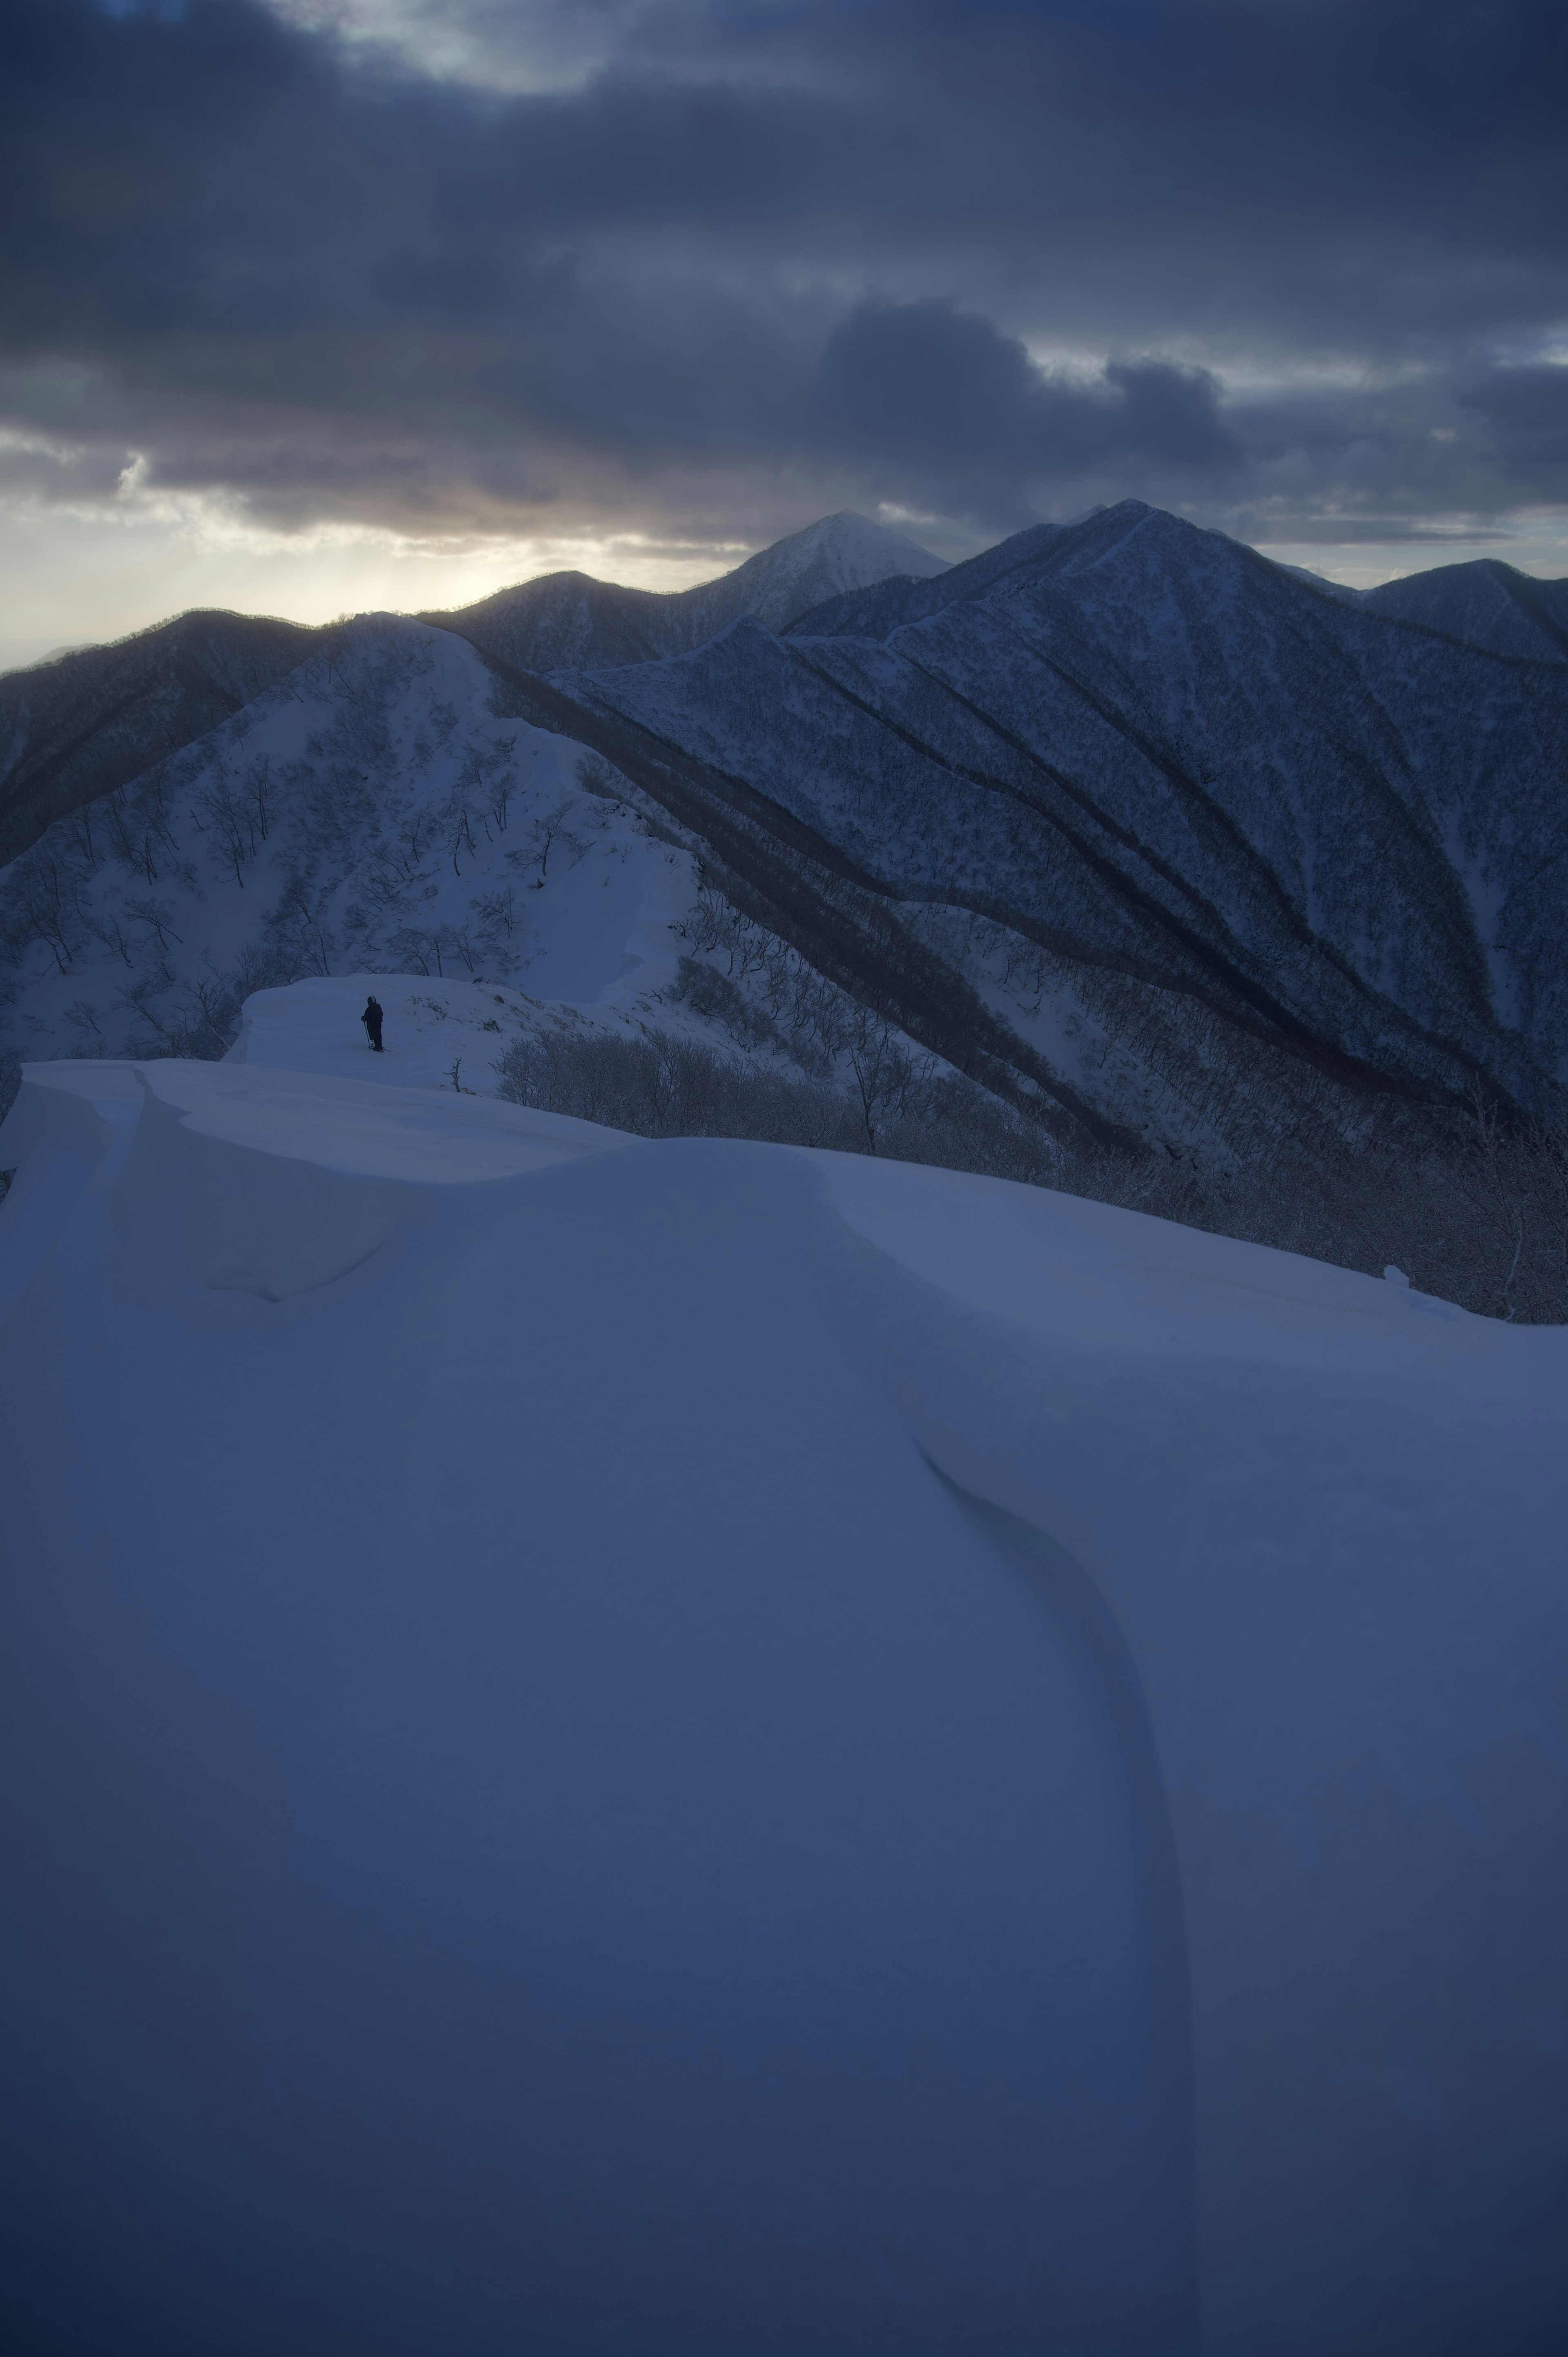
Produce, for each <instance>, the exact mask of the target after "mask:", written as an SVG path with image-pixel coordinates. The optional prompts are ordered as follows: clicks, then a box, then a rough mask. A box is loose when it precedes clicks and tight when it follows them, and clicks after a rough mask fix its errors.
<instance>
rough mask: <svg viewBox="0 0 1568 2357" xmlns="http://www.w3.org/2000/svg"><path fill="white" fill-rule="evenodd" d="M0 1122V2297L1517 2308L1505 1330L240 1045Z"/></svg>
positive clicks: (1536, 1389)
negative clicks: (0, 1847)
mask: <svg viewBox="0 0 1568 2357" xmlns="http://www.w3.org/2000/svg"><path fill="white" fill-rule="evenodd" d="M252 1036H253V1037H254V1038H256V1039H259V1038H260V1036H261V1032H260V1028H254V1029H253V1034H252ZM0 1161H4V1162H5V1164H6V1165H10V1164H12V1163H15V1164H16V1165H17V1166H18V1177H17V1179H16V1182H15V1184H14V1186H13V1188H12V1190H11V1194H10V1197H9V1199H8V1200H7V1202H6V1204H5V1208H4V1211H0V1299H3V1300H4V1303H5V1305H6V1307H5V1326H4V1328H3V1329H0V1417H3V1422H0V1430H3V1431H4V1433H5V1442H6V1454H7V1459H8V1472H7V1485H6V1486H7V1497H8V1504H9V1516H8V1519H9V1523H10V1531H11V1540H12V1544H11V1550H10V1555H11V1565H12V1569H11V1574H10V1577H9V1578H8V1579H7V1581H6V1583H5V1591H4V1595H5V1602H4V1610H5V1631H4V1637H3V1640H0V1663H3V1664H4V1667H3V1671H0V1675H3V1677H4V1681H5V1702H4V1708H3V1710H0V1741H3V1742H4V1745H5V1773H4V1776H3V1777H0V1792H4V1795H5V1802H4V1808H5V1835H4V1840H5V1879H6V1889H7V1892H8V1896H9V1898H10V1901H11V1906H10V1915H11V1922H12V1936H11V1938H10V1940H9V1942H8V1943H7V1944H6V1947H5V1952H4V1962H3V1964H0V1972H3V1975H4V2004H3V2007H0V2023H3V2024H4V2029H3V2030H0V2039H3V2040H4V2050H5V2091H6V2092H5V2102H4V2104H3V2106H0V2123H3V2124H0V2145H3V2147H4V2174H5V2201H4V2203H3V2204H0V2212H3V2215H4V2218H5V2227H4V2232H5V2235H6V2237H7V2238H8V2241H9V2244H10V2248H9V2251H8V2253H7V2264H6V2266H5V2268H4V2269H0V2280H3V2281H4V2283H5V2291H4V2293H3V2294H0V2298H3V2300H4V2301H5V2303H6V2314H7V2320H8V2333H9V2341H10V2345H12V2346H16V2347H29V2348H31V2347H38V2348H42V2347H46V2346H47V2347H48V2348H50V2349H57V2350H66V2351H69V2352H90V2351H98V2350H102V2349H103V2348H106V2347H110V2346H113V2348H114V2349H115V2350H116V2351H141V2350H147V2351H153V2350H156V2351H158V2352H169V2351H176V2350H190V2351H197V2350H203V2351H205V2350H208V2349H211V2348H216V2347H222V2348H224V2349H226V2350H232V2351H236V2352H257V2357H262V2352H266V2357H272V2352H276V2351H277V2350H278V2349H280V2348H284V2347H287V2348H289V2349H290V2350H302V2351H321V2352H343V2351H356V2350H359V2351H364V2352H376V2357H384V2353H385V2352H410V2357H436V2352H447V2351H451V2350H461V2351H463V2352H476V2357H478V2352H492V2351H493V2352H500V2351H503V2350H504V2351H508V2352H510V2351H513V2350H515V2349H517V2348H519V2347H520V2346H525V2347H527V2348H528V2349H529V2350H530V2351H531V2352H532V2351H538V2352H551V2357H554V2353H555V2352H561V2357H565V2352H573V2353H574V2357H611V2352H615V2357H621V2352H629V2351H632V2350H639V2351H640V2350H647V2351H655V2350H659V2351H662V2350H666V2349H669V2350H671V2351H673V2350H679V2351H681V2352H682V2357H733V2352H737V2351H742V2350H744V2351H745V2352H747V2357H772V2352H777V2357H787V2353H788V2357H798V2352H801V2351H804V2350H808V2349H809V2350H811V2351H812V2352H823V2353H824V2357H852V2352H854V2357H861V2352H864V2357H872V2352H876V2357H882V2352H888V2351H894V2350H897V2352H900V2357H916V2352H929V2357H951V2352H954V2351H957V2350H961V2349H974V2350H983V2351H984V2352H987V2357H1005V2352H1020V2357H1022V2352H1025V2351H1028V2352H1037V2351H1038V2350H1040V2349H1042V2348H1048V2349H1050V2350H1051V2351H1053V2352H1062V2357H1067V2353H1068V2352H1072V2357H1079V2352H1084V2357H1088V2352H1105V2357H1138V2352H1148V2357H1155V2352H1158V2357H1176V2352H1183V2351H1187V2352H1197V2351H1198V2350H1200V2349H1201V2350H1203V2351H1204V2352H1209V2357H1258V2352H1264V2351H1269V2352H1301V2357H1307V2352H1311V2357H1324V2352H1351V2351H1355V2352H1367V2351H1373V2350H1376V2351H1385V2350H1386V2351H1396V2350H1399V2351H1403V2350H1410V2351H1414V2350H1417V2349H1423V2350H1424V2349H1430V2348H1431V2347H1433V2346H1434V2336H1435V2335H1438V2334H1440V2333H1442V2332H1446V2333H1448V2334H1449V2335H1450V2336H1451V2337H1453V2338H1454V2339H1455V2343H1456V2345H1458V2344H1462V2343H1464V2342H1465V2336H1466V2333H1468V2334H1469V2335H1470V2337H1471V2339H1472V2340H1474V2341H1475V2342H1476V2343H1477V2345H1485V2346H1486V2347H1487V2350H1488V2351H1489V2352H1516V2351H1519V2352H1522V2351H1526V2350H1531V2349H1537V2348H1539V2349H1545V2348H1546V2347H1547V2346H1548V2345H1550V2342H1551V2336H1552V2332H1553V2330H1554V2329H1555V2325H1554V2319H1560V2317H1561V2314H1562V2310H1563V2299H1564V2296H1565V2294H1568V2257H1565V2254H1564V2249H1563V2241H1562V2233H1561V2222H1562V2218H1563V2190H1564V2179H1565V2175H1568V2035H1565V2032H1568V1997H1565V1996H1564V1991H1565V1989H1568V1900H1565V1899H1564V1895H1563V1882H1562V1876H1561V1871H1560V1868H1561V1859H1562V1857H1563V1844H1564V1840H1565V1838H1568V1760H1565V1758H1564V1749H1563V1725H1564V1703H1565V1701H1568V1594H1565V1583H1564V1573H1563V1556H1564V1547H1563V1505H1564V1486H1565V1485H1564V1480H1563V1457H1564V1452H1563V1408H1564V1405H1565V1403H1568V1339H1565V1337H1564V1335H1563V1333H1562V1332H1561V1331H1558V1330H1552V1329H1530V1330H1525V1331H1517V1330H1513V1329H1505V1328H1501V1327H1497V1326H1493V1325H1491V1324H1488V1323H1487V1322H1486V1321H1482V1320H1479V1319H1476V1318H1469V1317H1466V1315H1464V1314H1463V1313H1462V1312H1459V1311H1456V1310H1453V1309H1451V1308H1447V1307H1446V1306H1445V1305H1443V1304H1439V1303H1434V1302H1431V1301H1428V1300H1425V1299H1423V1297H1421V1296H1420V1295H1417V1294H1413V1293H1412V1292H1411V1291H1410V1290H1409V1289H1407V1288H1402V1287H1400V1286H1395V1285H1391V1284H1378V1283H1374V1282H1372V1281H1370V1280H1369V1279H1366V1278H1361V1277H1358V1276H1354V1275H1349V1274H1348V1273H1346V1272H1343V1271H1340V1270H1336V1269H1331V1268H1328V1267H1326V1266H1322V1265H1317V1264H1314V1263H1309V1262H1305V1261H1299V1260H1294V1259H1291V1258H1289V1257H1288V1256H1285V1255H1283V1254H1274V1253H1270V1252H1267V1251H1264V1250H1262V1249H1260V1248H1255V1247H1251V1246H1246V1245H1241V1244H1238V1243H1230V1242H1227V1241H1225V1240H1223V1239H1220V1238H1217V1237H1213V1236H1208V1235H1202V1234H1198V1233H1197V1232H1191V1231H1187V1230H1182V1229H1176V1228H1172V1227H1169V1226H1165V1225H1162V1224H1161V1223H1159V1222H1154V1221H1150V1220H1146V1219H1143V1218H1140V1217H1139V1216H1137V1215H1135V1214H1132V1213H1127V1212H1121V1211H1112V1210H1108V1209H1106V1208H1104V1207H1101V1206H1098V1205H1094V1204H1090V1203H1085V1202H1080V1201H1077V1200H1071V1199H1068V1198H1064V1197H1058V1196H1052V1195H1049V1194H1046V1193H1043V1192H1040V1191H1038V1190H1034V1189H1025V1188H1018V1187H1012V1186H1008V1185H1006V1184H1004V1183H1002V1182H999V1181H993V1180H987V1179H973V1178H967V1177H962V1176H958V1175H954V1174H951V1173H948V1172H942V1171H935V1170H929V1169H919V1168H911V1167H905V1166H897V1165H886V1164H878V1163H875V1162H871V1161H866V1160H852V1159H849V1158H839V1157H832V1156H825V1155H813V1154H809V1153H805V1152H800V1151H795V1150H791V1149H786V1148H776V1147H768V1146H743V1145H724V1144H718V1143H713V1142H706V1143H686V1144H680V1143H675V1144H660V1145H648V1144H642V1143H637V1142H632V1141H628V1140H625V1139H621V1138H618V1137H617V1136H616V1135H613V1134H611V1133H607V1132H605V1131H602V1130H595V1129H593V1128H591V1127H589V1126H588V1125H585V1124H580V1123H572V1122H568V1121H564V1120H562V1119H559V1118H555V1117H551V1116H546V1115H540V1114H530V1113H527V1112H524V1111H522V1110H521V1109H518V1108H514V1107H510V1106H504V1105H500V1104H498V1103H494V1102H491V1101H484V1100H470V1099H467V1098H464V1097H462V1096H460V1095H459V1094H457V1093H456V1092H447V1093H446V1094H445V1095H440V1094H437V1093H436V1092H435V1091H433V1090H428V1089H425V1090H421V1089H417V1088H407V1087H400V1086H397V1085H392V1084H390V1083H388V1084H378V1083H371V1082H355V1081H352V1080H349V1079H346V1078H343V1077H341V1076H339V1075H338V1074H336V1073H334V1072H333V1071H313V1072H303V1073H290V1072H287V1071H280V1070H277V1069H269V1068H268V1067H266V1066H264V1065H263V1064H260V1063H258V1062H254V1061H252V1062H235V1063H231V1064H229V1065H224V1066H201V1065H190V1064H174V1063H147V1064H141V1065H124V1064H92V1063H87V1062H80V1063H61V1064H56V1065H51V1066H41V1067H35V1068H33V1069H32V1070H31V1071H29V1073H28V1075H27V1080H26V1082H25V1085H24V1088H23V1091H22V1093H21V1097H20V1099H19V1100H18V1103H17V1106H16V1111H15V1112H14V1114H12V1115H11V1117H10V1120H9V1122H8V1123H7V1125H6V1128H5V1133H4V1134H3V1135H0Z"/></svg>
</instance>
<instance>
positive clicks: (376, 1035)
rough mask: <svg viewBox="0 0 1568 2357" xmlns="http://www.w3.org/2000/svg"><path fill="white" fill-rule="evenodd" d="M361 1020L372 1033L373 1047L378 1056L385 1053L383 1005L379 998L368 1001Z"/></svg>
mask: <svg viewBox="0 0 1568 2357" xmlns="http://www.w3.org/2000/svg"><path fill="white" fill-rule="evenodd" d="M360 1022H361V1023H362V1024H363V1025H364V1027H365V1028H366V1030H367V1031H368V1032H369V1033H370V1035H371V1047H372V1048H373V1049H375V1051H376V1053H377V1055H378V1056H379V1055H381V1054H382V1053H383V1052H384V1051H383V1049H382V1047H381V1000H380V999H379V998H367V999H366V1001H365V1011H364V1013H363V1014H362V1015H361V1016H360Z"/></svg>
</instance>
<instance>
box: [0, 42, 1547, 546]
mask: <svg viewBox="0 0 1568 2357" xmlns="http://www.w3.org/2000/svg"><path fill="white" fill-rule="evenodd" d="M0 27H3V32H0V176H3V179H4V185H5V203H6V211H7V215H8V218H9V228H8V231H7V234H6V236H5V239H4V241H3V242H0V288H3V293H0V321H3V322H4V326H3V329H0V335H3V351H0V492H4V491H5V490H9V491H11V492H13V493H22V494H24V495H26V496H27V497H28V498H30V499H32V500H41V501H44V502H49V501H57V502H60V503H62V504H70V505H73V506H75V507H76V508H77V509H79V510H80V509H81V506H82V505H83V504H84V503H86V504H88V505H91V503H92V502H94V501H98V502H103V501H108V500H113V498H114V497H115V496H116V495H117V487H118V486H119V485H120V484H121V482H122V481H123V479H124V475H125V470H126V468H134V482H135V484H136V486H137V488H138V490H139V491H140V492H141V493H143V494H144V495H156V494H157V493H160V492H162V493H166V494H168V495H169V496H170V497H171V498H177V497H179V496H182V495H186V494H190V493H198V494H210V493H216V494H219V495H220V496H222V497H225V498H227V499H228V500H231V502H233V503H234V504H235V505H236V506H237V507H238V508H239V510H240V511H241V512H242V513H244V514H246V515H248V516H250V517H252V519H254V520H255V521H256V522H261V523H263V524H271V525H276V526H282V527H285V528H292V527H294V526H297V525H303V524H308V523H316V522H323V521H338V522H349V523H358V524H371V525H381V526H386V527H389V528H391V529H392V530H394V531H397V532H402V533H413V534H433V533H434V534H453V533H456V534H475V535H479V536H483V535H485V534H488V533H509V534H516V533H520V532H527V531H530V530H537V529H540V528H544V529H548V530H550V531H553V532H557V533H559V532H563V531H570V530H575V529H585V530H591V529H593V528H595V527H596V525H602V524H604V523H605V522H606V521H607V520H613V522H614V523H615V525H616V526H617V527H618V528H619V529H622V530H625V529H642V530H646V531H650V532H653V533H660V532H668V531H683V532H686V533H694V534H696V535H698V536H701V535H702V534H703V533H709V534H711V535H713V536H715V537H722V536H723V535H724V534H725V533H730V534H731V535H733V536H735V537H738V538H740V539H742V540H746V539H753V540H754V539H757V538H763V537H767V536H768V534H769V533H772V532H774V531H782V530H787V529H790V528H792V527H793V526H795V525H797V524H799V523H800V522H804V521H806V520H808V519H809V518H810V517H811V515H814V514H817V513H820V512H822V511H824V510H826V509H830V508H834V507H841V506H856V507H861V508H866V509H870V508H875V506H877V505H878V504H882V505H883V506H884V507H885V508H886V509H887V510H890V511H896V512H902V513H906V514H908V515H910V516H913V517H918V518H919V519H920V520H921V521H922V524H923V526H925V527H926V533H925V536H926V537H928V538H932V537H933V532H932V530H931V526H932V525H933V524H934V525H935V533H934V539H935V542H936V544H944V543H943V539H942V535H943V533H946V534H947V536H948V537H947V542H946V544H947V545H948V546H949V547H950V551H954V550H956V548H957V546H958V545H960V544H961V543H963V541H964V540H965V538H966V536H967V537H968V538H969V539H970V540H973V539H977V538H978V537H980V536H982V535H983V536H986V537H995V536H997V535H998V534H999V533H1003V532H1005V531H1007V530H1010V529H1013V528H1015V527H1016V526H1017V525H1019V524H1021V523H1023V522H1028V521H1030V520H1031V519H1033V518H1035V517H1036V516H1041V515H1056V514H1062V513H1066V512H1069V511H1078V510H1080V509H1081V508H1083V507H1084V506H1085V505H1087V504H1090V503H1091V502H1092V501H1094V500H1100V499H1113V498H1117V497H1120V496H1122V494H1124V493H1127V492H1135V493H1137V494H1139V495H1140V496H1143V497H1144V498H1148V499H1152V500H1156V501H1158V502H1160V503H1162V504H1165V505H1168V506H1172V507H1176V508H1178V509H1181V510H1182V511H1185V512H1187V513H1188V514H1190V515H1193V516H1195V517H1197V519H1198V520H1199V521H1203V522H1215V523H1220V524H1223V525H1225V526H1227V527H1228V528H1229V529H1231V530H1233V531H1236V532H1238V533H1240V534H1242V535H1243V536H1246V537H1269V538H1273V539H1274V540H1282V539H1296V540H1309V539H1312V538H1315V537H1317V538H1324V539H1335V540H1347V539H1354V538H1357V537H1358V536H1359V537H1368V538H1370V537H1376V538H1377V539H1379V540H1384V541H1386V540H1390V539H1394V538H1399V537H1402V536H1409V537H1412V538H1416V539H1419V538H1420V537H1421V536H1422V535H1423V533H1426V532H1427V531H1429V530H1431V529H1433V528H1434V524H1435V523H1437V522H1439V521H1440V520H1442V519H1448V518H1453V517H1455V516H1464V517H1467V518H1469V519H1470V520H1472V522H1486V521H1487V520H1498V519H1506V517H1507V516H1508V515H1509V513H1510V512H1511V511H1520V510H1524V509H1532V508H1533V509H1540V508H1541V507H1542V506H1552V505H1554V504H1556V503H1560V502H1563V501H1565V500H1568V367H1563V366H1562V365H1560V364H1559V362H1558V360H1557V357H1556V354H1557V351H1558V349H1559V346H1558V344H1557V342H1556V340H1555V339H1558V338H1559V337H1560V336H1561V335H1562V333H1563V322H1564V319H1565V317H1568V268H1565V264H1564V258H1563V244H1562V237H1561V224H1562V220H1563V195H1564V184H1565V180H1568V145H1565V143H1564V142H1563V138H1562V124H1563V119H1564V114H1565V111H1568V110H1565V100H1568V44H1565V43H1564V41H1563V36H1562V18H1561V13H1560V10H1559V9H1558V8H1557V7H1556V6H1555V5H1537V0H1515V5H1508V0H1502V4H1501V5H1488V6H1487V7H1486V8H1484V9H1479V8H1477V7H1476V6H1474V5H1471V0H1463V5H1460V0H1167V5H1158V0H1094V5H1084V0H1040V5H1025V0H1018V5H974V0H822V5H816V0H779V5H773V6H768V7H762V6H757V5H738V4H736V5H724V0H714V5H706V6H704V5H696V0H693V5H682V0H650V5H646V6H639V5H630V0H628V5H615V0H610V5H603V6H598V7H591V6H590V7H585V6H581V5H578V6H574V7H573V8H571V9H569V10H568V9H565V8H561V7H552V6H538V7H530V6H517V5H509V6H505V7H502V6H499V5H483V4H482V0H471V5H462V0H456V5H448V6H445V7H439V8H438V7H435V6H433V5H426V6H421V5H418V0H374V5H372V0H342V5H333V0H286V5H285V0H273V5H263V0H5V5H4V7H3V10H0Z"/></svg>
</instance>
